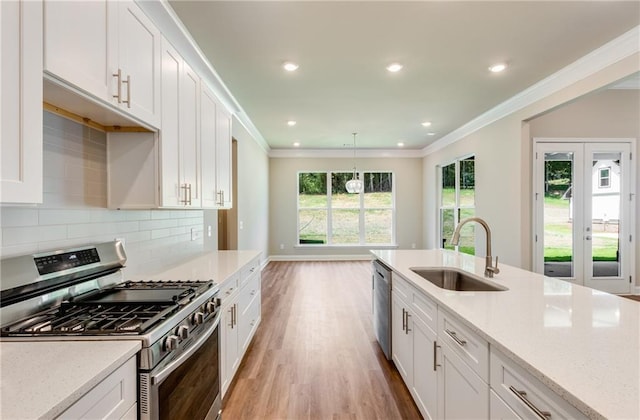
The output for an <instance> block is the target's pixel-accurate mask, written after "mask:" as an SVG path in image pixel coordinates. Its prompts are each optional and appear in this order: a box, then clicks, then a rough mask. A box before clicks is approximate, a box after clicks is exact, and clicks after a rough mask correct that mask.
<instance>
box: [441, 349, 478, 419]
mask: <svg viewBox="0 0 640 420" xmlns="http://www.w3.org/2000/svg"><path fill="white" fill-rule="evenodd" d="M441 353H442V357H441V363H440V364H441V366H440V367H439V368H438V369H439V372H438V391H439V392H438V418H439V419H467V420H468V419H487V418H489V385H487V384H486V383H485V382H484V381H483V380H482V379H480V377H479V376H478V375H477V374H476V373H475V372H474V371H473V370H472V369H471V368H470V367H469V366H468V365H467V364H466V363H465V362H464V361H463V360H462V359H461V358H460V356H458V355H457V354H456V353H455V352H454V351H453V350H451V348H450V347H449V345H447V344H442V347H441Z"/></svg>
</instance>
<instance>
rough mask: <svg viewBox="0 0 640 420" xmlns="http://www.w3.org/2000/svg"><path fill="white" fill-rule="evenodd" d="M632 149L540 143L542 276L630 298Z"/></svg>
mask: <svg viewBox="0 0 640 420" xmlns="http://www.w3.org/2000/svg"><path fill="white" fill-rule="evenodd" d="M632 146H635V145H634V144H633V143H632V142H631V141H630V140H628V141H627V140H625V141H606V140H600V139H599V140H598V141H592V142H591V141H584V140H580V141H578V140H576V141H571V140H569V141H566V140H564V141H554V140H552V139H536V141H535V154H534V159H535V163H534V179H535V181H534V193H535V228H534V229H535V232H534V233H535V235H534V240H535V246H534V265H535V269H536V271H537V272H539V273H544V274H545V275H546V276H551V277H559V278H562V279H565V280H568V281H571V282H573V283H577V284H581V285H584V286H588V287H593V288H594V289H599V290H603V291H606V292H610V293H629V292H630V291H631V285H632V279H631V272H632V271H631V270H632V264H633V261H632V258H633V257H632V256H633V242H632V239H633V238H632V232H633V229H634V226H633V223H634V220H633V218H632V214H634V213H633V209H632V208H631V207H632V205H633V200H632V198H633V194H632V192H633V191H634V190H633V179H634V176H635V174H634V173H633V172H634V168H633V167H632V165H631V158H632V156H631V150H632Z"/></svg>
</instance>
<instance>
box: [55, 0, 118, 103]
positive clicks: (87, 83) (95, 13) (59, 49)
mask: <svg viewBox="0 0 640 420" xmlns="http://www.w3.org/2000/svg"><path fill="white" fill-rule="evenodd" d="M117 11H118V8H117V3H113V2H111V1H107V0H95V1H82V2H78V1H57V0H46V1H45V2H44V70H45V71H46V72H48V73H50V74H52V75H55V76H56V77H58V78H60V79H62V80H65V81H66V82H68V83H69V84H72V85H75V86H76V87H78V88H80V89H82V90H84V91H86V92H89V93H90V94H92V95H94V96H97V97H98V98H101V99H104V100H106V101H109V102H111V101H112V97H111V94H110V85H111V83H112V80H113V75H112V74H111V73H110V72H109V68H110V67H111V66H112V65H115V62H116V61H117V57H116V56H115V55H114V53H115V52H116V51H115V48H109V47H108V46H109V45H116V42H117V32H116V28H117V27H116V24H117ZM71 22H73V23H72V24H71Z"/></svg>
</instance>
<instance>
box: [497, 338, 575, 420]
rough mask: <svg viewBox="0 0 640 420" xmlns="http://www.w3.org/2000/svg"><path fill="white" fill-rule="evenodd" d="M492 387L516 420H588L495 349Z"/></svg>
mask: <svg viewBox="0 0 640 420" xmlns="http://www.w3.org/2000/svg"><path fill="white" fill-rule="evenodd" d="M491 388H492V389H493V391H495V393H496V395H498V396H499V397H500V398H501V399H502V400H503V401H504V403H505V405H507V406H508V407H509V408H510V409H511V410H512V411H513V412H514V413H516V415H517V416H516V417H513V418H524V419H528V418H550V419H584V418H586V416H585V415H584V414H582V413H581V412H580V411H578V410H577V409H576V408H575V407H573V406H572V405H571V404H569V403H568V402H567V401H565V400H563V399H562V398H561V397H560V396H559V395H557V394H556V393H555V392H553V391H552V390H551V389H549V388H548V387H547V386H546V385H544V384H543V383H542V382H540V381H539V380H538V379H536V378H534V377H533V375H531V374H530V373H529V372H527V371H525V370H524V369H523V368H522V367H521V366H518V365H517V364H516V363H515V362H514V361H513V360H511V359H510V358H508V357H507V356H505V355H504V354H503V353H502V352H500V351H499V350H497V349H494V348H492V349H491ZM492 409H493V406H492ZM492 418H493V413H492Z"/></svg>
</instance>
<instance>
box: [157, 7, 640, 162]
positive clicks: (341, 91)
mask: <svg viewBox="0 0 640 420" xmlns="http://www.w3.org/2000/svg"><path fill="white" fill-rule="evenodd" d="M170 5H171V6H172V7H173V9H174V10H175V12H176V14H177V15H178V17H179V18H180V19H181V20H182V22H183V23H184V25H185V26H186V28H187V29H188V30H189V32H190V33H191V35H192V36H193V38H194V39H195V40H196V42H197V43H198V44H199V46H200V48H201V49H202V51H203V52H204V54H205V55H206V56H207V58H208V60H209V61H210V62H211V64H212V65H213V67H214V68H215V70H216V71H217V73H218V74H219V75H220V77H221V78H222V80H223V81H224V83H225V84H226V85H227V87H228V88H229V90H230V91H231V93H232V94H233V96H234V97H235V98H236V100H237V101H238V102H239V104H240V105H241V106H242V108H243V110H244V111H245V112H246V113H247V117H248V118H249V119H250V120H251V121H252V122H253V124H254V125H255V126H256V127H257V129H258V131H259V132H260V133H261V134H262V136H263V137H264V139H265V140H266V141H267V143H268V144H269V146H270V147H271V148H273V149H287V148H293V143H294V142H295V141H298V142H300V144H301V146H300V147H301V148H321V149H326V148H328V149H336V148H343V147H344V146H345V144H352V141H353V137H352V134H351V133H352V132H358V148H389V149H391V148H394V149H397V143H398V142H399V141H402V142H404V143H405V149H422V148H424V147H425V146H428V145H429V144H430V143H432V142H433V141H435V140H437V139H439V138H441V137H443V136H444V135H446V134H447V133H450V132H451V131H453V130H455V129H456V128H458V127H460V126H462V125H463V124H465V123H467V122H468V121H470V120H472V119H473V118H475V117H477V116H478V115H480V114H482V113H483V112H486V111H488V110H489V109H491V108H493V107H494V106H496V105H498V104H499V103H501V102H503V101H505V100H506V99H508V98H510V97H512V96H513V95H515V94H517V93H518V92H520V91H522V90H524V89H525V88H527V87H529V86H531V85H533V84H535V83H536V82H538V81H540V80H542V79H544V78H545V77H547V76H549V75H551V74H553V73H555V72H556V71H558V70H560V69H561V68H563V67H565V66H567V65H568V64H570V63H572V62H574V61H575V60H577V59H578V58H580V57H582V56H584V55H585V54H587V53H589V52H590V51H592V50H594V49H596V48H598V47H600V46H602V45H603V44H605V43H607V42H608V41H610V40H612V39H614V38H616V37H618V36H620V35H621V34H623V33H625V32H626V31H628V30H630V29H632V28H634V27H635V26H637V25H639V24H640V2H638V1H622V2H617V1H601V2H594V1H584V2H583V1H567V2H558V1H531V2H526V1H512V2H483V1H468V2H460V1H410V2H400V1H389V2H384V1H372V2H356V1H346V2H345V1H320V2H316V1H279V2H278V1H170ZM639 42H640V40H639ZM285 61H295V62H297V63H298V64H299V65H300V68H299V69H298V70H297V71H296V72H294V73H287V72H285V71H284V70H283V69H282V64H283V62H285ZM395 61H397V62H400V63H402V64H403V65H404V68H403V70H401V71H400V72H399V73H395V74H393V73H389V72H387V70H386V69H385V67H386V66H387V65H388V64H389V63H391V62H395ZM498 61H506V62H507V63H508V64H509V68H508V70H507V71H506V72H504V73H502V74H493V73H490V72H489V71H488V67H489V65H491V64H492V63H495V62H498ZM287 120H295V121H297V125H296V126H294V127H289V126H287V124H286V122H287ZM423 121H431V122H432V126H431V127H428V128H425V127H422V126H421V124H420V123H421V122H423ZM430 131H431V132H435V133H436V135H434V136H428V135H427V132H430Z"/></svg>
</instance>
